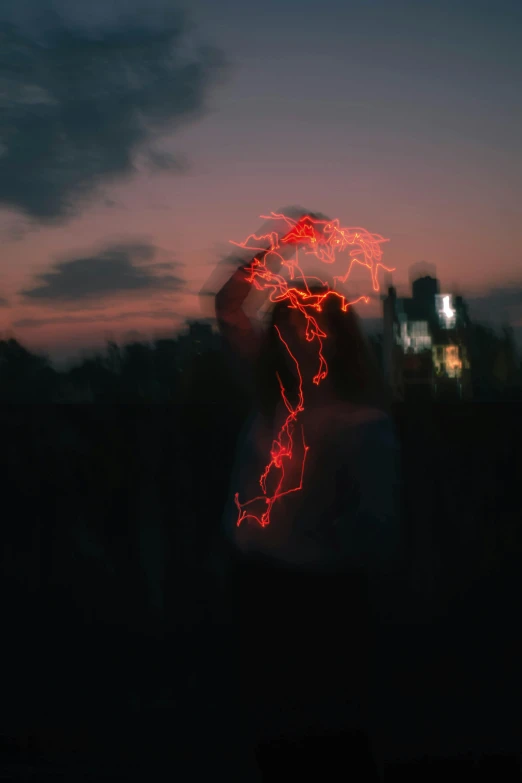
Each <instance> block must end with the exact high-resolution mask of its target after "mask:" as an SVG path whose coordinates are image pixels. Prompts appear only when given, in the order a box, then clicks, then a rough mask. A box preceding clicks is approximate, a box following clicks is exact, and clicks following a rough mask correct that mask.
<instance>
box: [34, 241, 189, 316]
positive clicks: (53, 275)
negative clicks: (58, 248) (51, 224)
mask: <svg viewBox="0 0 522 783" xmlns="http://www.w3.org/2000/svg"><path fill="white" fill-rule="evenodd" d="M156 252H157V251H156V248H155V247H154V245H151V244H147V243H144V242H143V243H140V242H128V243H115V244H111V245H109V246H108V247H105V248H102V249H101V250H99V251H98V252H97V253H93V254H91V255H85V256H80V257H73V258H68V259H65V260H62V261H57V262H56V263H55V264H54V265H53V267H52V268H51V271H49V272H43V273H40V274H38V275H37V279H38V281H39V282H38V283H37V284H36V285H34V286H33V287H32V288H27V289H24V290H22V291H20V294H21V295H22V296H23V297H24V298H25V299H26V300H29V301H32V302H34V303H43V304H56V303H67V302H69V303H82V302H86V303H88V302H92V300H99V299H101V298H106V297H114V296H116V295H118V294H131V293H150V292H153V293H157V292H162V291H169V292H177V291H180V290H181V289H182V288H183V286H184V281H183V279H182V278H180V277H178V276H176V275H173V274H158V272H164V271H165V270H168V269H172V268H175V267H177V266H178V264H176V263H174V262H161V263H150V261H151V260H152V259H153V258H154V257H155V255H156Z"/></svg>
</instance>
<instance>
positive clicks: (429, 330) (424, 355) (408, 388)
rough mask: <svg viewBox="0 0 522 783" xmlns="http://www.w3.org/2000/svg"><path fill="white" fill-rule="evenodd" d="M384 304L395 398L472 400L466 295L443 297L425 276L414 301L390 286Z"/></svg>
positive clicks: (414, 289) (386, 353)
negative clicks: (398, 294) (398, 293)
mask: <svg viewBox="0 0 522 783" xmlns="http://www.w3.org/2000/svg"><path fill="white" fill-rule="evenodd" d="M382 300H383V320H384V339H383V348H384V365H385V367H384V369H385V372H386V375H387V378H388V381H389V383H390V384H391V386H392V389H393V391H394V394H395V396H396V398H397V399H404V398H407V397H413V396H417V397H425V398H430V397H431V398H438V399H441V398H454V399H455V398H457V399H465V398H468V397H469V396H470V389H471V383H470V372H469V370H470V365H469V359H468V354H469V351H468V335H469V326H470V322H469V317H468V313H467V307H466V304H465V302H464V300H463V299H462V297H460V296H454V295H453V294H451V293H441V292H440V286H439V281H438V280H437V279H436V278H434V277H430V276H426V277H421V278H419V279H418V280H415V281H414V282H413V284H412V296H411V297H408V298H400V297H398V296H397V293H396V290H395V288H393V287H390V288H389V289H388V294H387V295H385V296H383V298H382Z"/></svg>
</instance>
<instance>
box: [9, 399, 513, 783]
mask: <svg viewBox="0 0 522 783" xmlns="http://www.w3.org/2000/svg"><path fill="white" fill-rule="evenodd" d="M237 419H238V420H237V421H236V420H235V419H234V413H233V412H231V411H216V410H215V409H212V410H211V409H208V410H206V409H203V408H202V407H201V406H199V407H198V409H197V410H195V409H194V410H192V411H191V410H190V409H187V408H185V409H184V410H183V412H180V411H177V410H176V409H174V410H173V409H172V408H171V409H167V408H166V407H163V406H155V407H154V408H148V409H147V408H146V407H145V406H143V407H141V408H134V407H132V406H126V407H124V408H118V409H115V408H114V409H112V408H110V406H107V407H106V408H103V409H100V408H98V407H97V408H94V407H93V406H85V407H82V406H78V407H76V408H74V407H72V406H68V407H62V408H58V407H56V408H53V406H42V407H41V408H40V409H38V407H37V406H33V407H32V408H31V409H30V410H28V409H25V410H23V411H22V410H21V408H16V406H10V407H9V406H5V407H4V409H3V411H2V422H1V423H2V437H3V440H4V449H2V456H1V457H0V459H1V460H2V463H3V464H2V466H1V467H2V473H1V476H2V479H1V480H2V485H1V489H2V498H3V509H2V511H3V513H2V536H3V541H2V550H1V551H2V580H3V583H2V593H1V594H2V627H1V653H0V660H1V661H2V674H3V676H2V682H1V693H0V780H34V781H39V780H41V781H51V780H61V781H80V780H107V781H110V780H140V781H141V780H147V781H149V780H150V781H161V780H167V779H168V780H173V779H176V780H178V779H179V780H183V781H185V780H187V781H190V780H195V781H199V780H207V779H221V778H224V779H226V780H228V781H235V780H237V781H248V780H250V779H252V780H255V779H256V778H255V777H252V776H251V769H252V766H251V759H249V758H248V754H247V753H246V751H245V750H244V747H245V743H244V742H242V741H241V739H242V736H243V734H242V730H243V727H242V721H241V716H240V714H238V709H237V701H236V700H235V697H234V695H233V693H234V686H233V684H232V683H231V681H230V680H231V678H233V674H231V672H232V673H233V672H234V670H235V669H234V665H232V666H231V658H232V657H233V650H232V651H231V650H230V645H229V644H228V645H227V643H226V640H227V639H228V638H229V637H228V629H227V627H226V622H224V621H223V620H222V618H221V616H220V615H219V612H218V610H217V609H216V579H215V575H213V574H212V573H211V572H210V570H209V569H208V567H207V566H206V564H205V563H206V560H205V552H206V551H207V549H208V541H209V540H210V535H211V533H212V531H213V529H214V526H215V524H216V523H217V519H218V516H219V512H220V509H221V507H222V504H223V502H224V497H225V492H226V490H227V476H228V473H229V470H230V461H231V458H232V448H233V438H234V433H235V431H237V426H239V416H237ZM397 422H398V428H399V431H400V434H401V439H402V443H403V449H404V476H405V503H404V526H405V531H406V534H407V536H406V537H407V540H408V547H409V563H408V573H407V574H405V583H406V585H407V590H406V593H405V596H404V611H403V612H402V613H401V618H400V620H398V621H397V622H396V623H395V625H394V627H393V628H392V629H391V630H389V631H388V633H387V635H386V643H385V646H384V649H383V650H381V655H380V659H379V660H380V664H379V677H380V680H379V688H380V692H381V693H382V699H381V707H380V709H381V711H382V714H383V720H384V725H386V727H387V748H386V759H387V763H386V780H390V781H395V780H397V781H399V780H400V781H401V782H402V781H409V780H415V781H418V780H420V781H430V780H443V779H445V778H446V777H448V776H449V775H451V774H452V773H455V774H456V775H457V776H458V778H459V780H460V781H466V780H473V781H480V780H484V781H485V780H488V781H489V780H491V781H499V782H501V781H515V780H519V779H520V777H521V775H520V765H519V755H518V754H519V753H520V744H521V737H522V708H521V704H522V687H521V679H522V677H521V666H520V661H521V660H522V634H521V633H520V617H521V616H522V570H521V568H520V561H521V555H522V536H521V530H520V516H521V515H520V508H521V504H520V492H521V489H520V486H521V485H520V477H521V476H522V446H521V444H522V415H521V412H520V411H519V410H518V409H517V408H514V407H511V408H508V407H506V406H504V407H503V408H499V407H492V406H489V407H488V406H463V407H447V408H442V407H441V408H438V409H436V410H435V409H433V410H430V411H426V410H424V411H415V410H410V411H406V410H398V411H397ZM225 423H226V426H225ZM216 443H219V444H220V448H219V449H216V447H215V445H214V444H216ZM196 467H197V469H196ZM247 598H248V597H245V601H247ZM216 612H217V613H216ZM273 643H274V648H275V649H277V639H274V640H273ZM252 676H253V677H255V667H254V670H253V672H252ZM305 676H306V674H305V673H303V677H305ZM366 745H367V742H366V739H365V737H364V736H362V735H360V734H359V735H358V734H356V733H351V734H348V733H347V734H345V735H344V736H325V737H317V736H316V737H315V738H312V737H308V738H307V740H306V746H305V747H304V746H301V747H297V748H296V747H293V748H292V747H291V743H289V742H287V743H286V745H285V743H283V742H282V741H281V742H279V743H273V744H272V745H271V746H269V745H266V744H265V745H264V746H262V747H259V748H258V759H257V761H258V766H259V767H260V769H261V770H262V773H263V778H261V779H262V780H266V781H279V780H283V779H284V780H285V781H287V780H289V779H294V778H295V779H299V778H300V777H301V776H302V775H303V774H304V772H307V773H308V776H309V777H313V778H320V779H321V780H324V781H327V780H342V779H345V778H347V777H349V776H352V778H353V779H356V780H358V781H363V780H374V779H375V770H374V769H373V767H372V763H371V759H370V758H369V753H368V750H367V747H366ZM257 779H258V780H259V778H257Z"/></svg>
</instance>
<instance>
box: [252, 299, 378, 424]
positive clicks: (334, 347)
mask: <svg viewBox="0 0 522 783" xmlns="http://www.w3.org/2000/svg"><path fill="white" fill-rule="evenodd" d="M309 290H310V292H311V293H322V292H323V290H322V289H318V288H317V289H316V288H312V287H310V289H309ZM291 312H292V310H291V308H290V307H289V301H288V300H287V299H286V300H282V301H279V302H277V303H276V304H275V305H274V307H273V308H272V311H271V313H270V320H269V325H268V328H267V330H266V333H265V335H264V337H263V340H262V343H261V349H260V352H259V356H258V361H257V365H256V372H255V393H256V398H257V399H256V401H257V405H258V407H259V409H260V411H261V412H262V413H263V414H264V415H265V416H267V417H271V416H273V415H274V413H275V409H276V406H277V403H278V402H279V400H280V399H281V387H280V385H279V381H278V378H277V375H279V377H280V379H281V382H282V383H283V386H284V388H285V391H286V393H287V395H288V398H289V400H290V401H291V402H292V404H293V403H294V402H295V401H296V400H297V391H298V378H297V374H296V373H294V372H292V370H291V369H290V366H289V363H288V361H287V358H286V356H285V354H286V353H287V351H286V348H285V346H284V345H283V344H282V342H281V340H280V338H279V335H278V333H277V330H276V328H275V327H276V326H278V327H281V326H283V327H284V324H285V322H287V321H288V318H289V316H290V313H291ZM312 312H313V316H314V318H315V319H316V321H317V324H318V326H319V328H320V329H322V330H323V331H324V332H325V333H326V334H327V335H328V337H326V338H323V356H324V357H325V360H326V363H327V365H328V375H329V376H331V380H332V383H333V387H334V390H335V392H336V394H337V395H338V396H339V398H340V399H343V400H346V401H347V402H351V403H353V404H364V405H368V406H371V407H374V408H378V409H380V410H383V411H386V412H388V410H389V394H388V389H387V387H386V383H385V381H384V377H383V374H382V373H381V371H380V368H379V366H378V362H377V357H376V355H375V352H374V350H373V348H372V347H371V345H370V344H369V341H368V340H367V338H366V336H365V335H364V332H363V330H362V328H361V325H360V320H359V317H358V316H357V314H356V313H355V311H354V309H353V307H350V306H349V307H348V308H347V310H346V312H343V310H342V308H341V299H340V298H339V297H338V296H328V297H326V299H325V300H324V301H323V304H322V311H321V312H320V313H317V312H316V311H315V310H313V311H312ZM303 322H304V316H303ZM314 345H318V342H317V341H315V340H314ZM317 368H319V362H318V363H317ZM319 386H320V385H319ZM305 407H306V401H305Z"/></svg>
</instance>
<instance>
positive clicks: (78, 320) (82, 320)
mask: <svg viewBox="0 0 522 783" xmlns="http://www.w3.org/2000/svg"><path fill="white" fill-rule="evenodd" d="M139 318H151V319H153V320H160V319H165V320H167V321H173V322H174V321H178V320H179V314H178V313H176V312H174V311H173V310H168V309H165V310H136V311H133V312H129V313H118V314H116V315H104V314H103V313H101V314H98V315H95V316H94V315H62V316H56V317H53V318H20V319H19V320H18V321H14V322H13V327H14V328H17V329H29V328H39V327H41V326H54V325H58V326H61V325H66V324H90V323H93V324H100V323H119V322H121V321H128V320H132V319H139Z"/></svg>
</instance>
